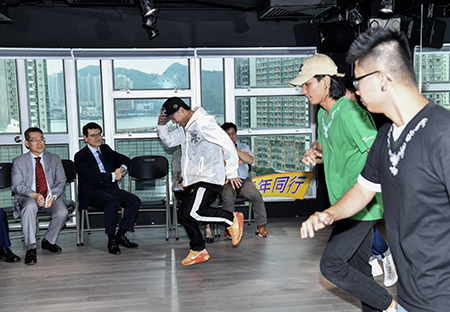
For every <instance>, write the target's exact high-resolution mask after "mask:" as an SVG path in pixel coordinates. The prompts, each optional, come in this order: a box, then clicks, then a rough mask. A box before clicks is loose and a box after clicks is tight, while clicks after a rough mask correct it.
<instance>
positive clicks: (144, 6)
mask: <svg viewBox="0 0 450 312" xmlns="http://www.w3.org/2000/svg"><path fill="white" fill-rule="evenodd" d="M139 2H140V4H141V10H142V15H143V16H144V17H149V16H150V15H154V14H156V13H158V9H157V8H156V7H155V4H154V3H153V0H139Z"/></svg>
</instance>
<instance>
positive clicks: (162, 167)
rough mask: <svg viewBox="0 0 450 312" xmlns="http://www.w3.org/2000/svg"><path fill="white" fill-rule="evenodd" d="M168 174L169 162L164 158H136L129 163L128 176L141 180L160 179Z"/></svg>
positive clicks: (150, 156)
mask: <svg viewBox="0 0 450 312" xmlns="http://www.w3.org/2000/svg"><path fill="white" fill-rule="evenodd" d="M168 173H169V161H168V160H167V158H166V157H164V156H152V155H148V156H137V157H134V158H133V159H132V160H131V162H130V168H128V174H129V175H130V177H132V178H135V179H141V180H152V179H160V178H163V177H165V176H167V174H168Z"/></svg>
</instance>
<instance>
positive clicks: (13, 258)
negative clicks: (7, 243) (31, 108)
mask: <svg viewBox="0 0 450 312" xmlns="http://www.w3.org/2000/svg"><path fill="white" fill-rule="evenodd" d="M0 259H3V260H5V261H6V262H18V261H20V257H19V256H18V255H15V254H14V253H13V252H12V251H11V249H9V248H8V247H0Z"/></svg>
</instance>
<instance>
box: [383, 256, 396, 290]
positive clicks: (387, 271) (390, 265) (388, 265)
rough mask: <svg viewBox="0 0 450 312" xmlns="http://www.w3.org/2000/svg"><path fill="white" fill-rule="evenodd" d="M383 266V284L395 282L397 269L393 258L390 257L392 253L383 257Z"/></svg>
mask: <svg viewBox="0 0 450 312" xmlns="http://www.w3.org/2000/svg"><path fill="white" fill-rule="evenodd" d="M382 261H383V267H384V286H386V287H390V286H392V285H394V284H395V283H397V280H398V276H397V270H396V269H395V265H394V259H392V254H390V255H389V256H387V257H385V258H383V260H382Z"/></svg>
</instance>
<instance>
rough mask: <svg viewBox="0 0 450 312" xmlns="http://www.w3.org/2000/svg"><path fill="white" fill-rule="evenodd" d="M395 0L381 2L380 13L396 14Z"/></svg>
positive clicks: (382, 0)
mask: <svg viewBox="0 0 450 312" xmlns="http://www.w3.org/2000/svg"><path fill="white" fill-rule="evenodd" d="M394 8H395V0H381V5H380V12H381V13H385V14H392V13H394Z"/></svg>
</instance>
